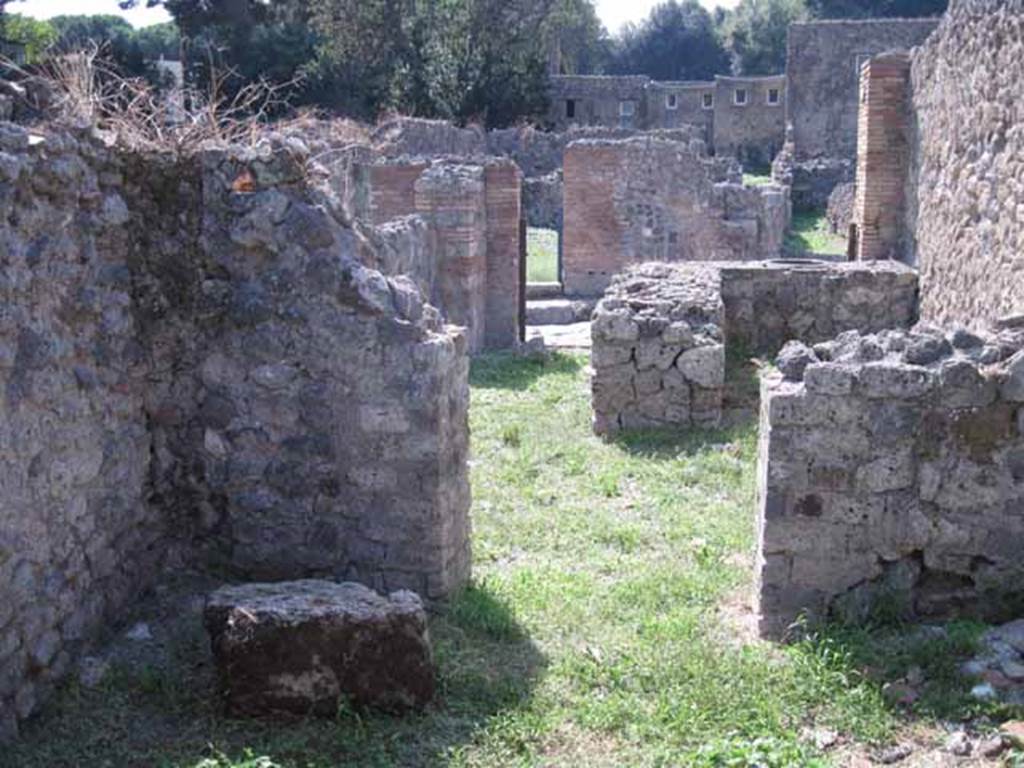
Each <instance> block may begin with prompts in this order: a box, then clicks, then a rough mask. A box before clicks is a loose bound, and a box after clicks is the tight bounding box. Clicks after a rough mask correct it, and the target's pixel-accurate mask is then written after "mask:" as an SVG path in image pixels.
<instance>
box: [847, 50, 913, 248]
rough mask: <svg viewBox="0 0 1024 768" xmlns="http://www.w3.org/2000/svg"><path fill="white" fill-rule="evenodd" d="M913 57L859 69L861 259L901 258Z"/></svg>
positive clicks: (892, 57) (878, 60) (879, 60)
mask: <svg viewBox="0 0 1024 768" xmlns="http://www.w3.org/2000/svg"><path fill="white" fill-rule="evenodd" d="M909 90H910V56H909V55H908V54H906V53H887V54H883V55H881V56H876V57H875V58H873V59H870V60H868V61H867V62H865V63H864V66H863V67H861V77H860V117H859V122H858V125H857V198H856V203H855V207H854V221H855V222H856V225H857V258H858V259H859V260H861V261H871V260H876V259H898V258H899V257H900V251H901V245H902V241H903V238H904V232H905V228H906V225H905V218H906V197H905V192H904V185H905V183H906V177H907V165H908V163H909V160H910V146H909V142H908V136H907V131H908V127H909V123H910V100H909Z"/></svg>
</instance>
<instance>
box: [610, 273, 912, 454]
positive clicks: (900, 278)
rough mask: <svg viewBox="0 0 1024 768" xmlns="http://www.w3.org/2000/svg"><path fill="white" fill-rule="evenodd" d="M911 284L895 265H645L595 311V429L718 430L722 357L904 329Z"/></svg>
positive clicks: (908, 276) (909, 318) (769, 354)
mask: <svg viewBox="0 0 1024 768" xmlns="http://www.w3.org/2000/svg"><path fill="white" fill-rule="evenodd" d="M916 305H917V275H916V274H915V272H914V271H913V270H912V269H910V268H908V267H906V266H904V265H902V264H898V263H895V262H875V263H870V264H861V263H843V264H828V263H824V262H821V263H817V264H787V263H784V262H750V263H745V262H714V263H705V264H675V265H669V264H644V265H642V266H639V267H635V268H632V269H629V270H627V271H626V272H625V273H624V274H622V275H620V276H619V277H617V278H616V279H615V280H614V281H613V282H612V285H611V286H610V287H609V289H608V291H607V292H606V294H605V296H604V298H603V299H602V300H601V302H600V303H599V304H598V305H597V308H596V310H595V312H594V322H593V324H592V327H591V335H592V338H593V347H592V357H591V364H592V368H593V371H594V372H593V379H592V407H593V411H594V430H595V432H597V433H598V434H614V433H615V432H618V431H619V430H621V429H635V428H643V427H657V426H669V425H672V426H684V427H691V426H692V427H701V426H704V427H706V426H714V425H716V424H718V422H719V420H720V418H721V416H722V405H723V395H724V391H725V388H726V385H727V382H726V367H725V362H726V356H727V355H729V354H735V355H736V356H737V357H743V358H749V357H750V356H752V355H757V356H759V357H768V358H770V357H772V356H774V355H775V353H777V352H778V351H779V349H780V348H781V347H782V346H783V344H785V343H786V342H787V341H790V340H799V341H803V342H805V343H808V344H813V343H817V342H821V341H825V340H828V339H831V338H833V337H834V336H835V335H836V334H838V333H840V332H842V331H846V330H849V329H860V330H863V331H866V332H870V331H877V330H881V329H884V328H899V327H909V326H910V325H911V324H913V322H914V320H915V318H916Z"/></svg>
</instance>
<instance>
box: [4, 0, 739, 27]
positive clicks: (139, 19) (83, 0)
mask: <svg viewBox="0 0 1024 768" xmlns="http://www.w3.org/2000/svg"><path fill="white" fill-rule="evenodd" d="M595 1H596V4H597V12H598V15H600V17H601V21H603V22H604V25H605V26H606V27H607V28H608V31H609V32H616V31H618V29H619V27H621V26H622V25H623V24H625V23H626V22H627V21H640V20H642V19H644V18H646V16H647V14H648V13H650V12H651V8H653V7H654V5H655V4H656V3H657V2H658V0H595ZM737 2H738V0H701V3H702V4H703V5H704V6H705V7H707V8H708V9H709V10H711V9H713V8H714V7H715V6H716V5H720V6H722V7H724V8H731V7H733V6H734V5H736V3H737ZM140 5H143V6H145V2H144V0H143V2H142V3H140ZM8 8H9V10H11V11H12V12H14V13H23V14H25V15H27V16H34V17H36V18H38V19H48V18H49V17H51V16H60V15H63V14H79V13H84V14H93V13H116V14H119V15H121V16H124V17H125V18H127V19H128V20H129V21H130V22H131V23H132V24H134V25H135V26H136V27H144V26H146V25H147V24H156V23H157V22H161V21H166V20H167V19H168V18H169V17H168V16H167V13H166V12H165V11H164V10H163V9H162V8H148V9H147V8H144V7H143V8H136V9H135V10H133V11H128V12H125V11H122V10H121V9H120V8H118V7H117V0H16V1H15V2H13V3H11V5H10V6H8Z"/></svg>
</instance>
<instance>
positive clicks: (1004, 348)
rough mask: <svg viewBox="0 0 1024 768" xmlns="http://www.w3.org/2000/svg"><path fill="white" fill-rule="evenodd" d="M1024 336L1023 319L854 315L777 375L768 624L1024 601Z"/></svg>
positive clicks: (767, 505) (769, 383)
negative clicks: (870, 325)
mask: <svg viewBox="0 0 1024 768" xmlns="http://www.w3.org/2000/svg"><path fill="white" fill-rule="evenodd" d="M1022 346H1024V334H1022V333H1020V332H1005V333H1003V334H1000V335H998V336H988V337H980V336H976V335H974V334H971V333H967V332H954V333H951V334H949V335H948V336H947V335H944V334H943V333H941V332H934V331H929V330H927V329H920V330H918V331H916V332H898V331H886V332H883V333H881V334H878V335H868V336H861V335H859V334H858V333H856V332H855V331H854V332H849V333H847V334H842V335H840V336H839V337H838V338H837V339H836V340H835V341H832V342H827V343H825V344H822V345H819V346H817V347H815V351H816V353H817V354H816V355H814V357H813V358H812V359H813V360H814V361H813V362H811V363H810V364H809V365H808V366H807V367H806V369H805V370H804V371H803V374H802V376H801V375H799V374H798V375H795V376H792V377H790V378H791V379H793V380H792V381H789V380H784V379H783V378H782V377H781V376H768V377H766V378H765V379H764V387H765V389H764V393H763V395H762V403H763V405H762V412H761V456H760V476H759V489H758V493H759V498H758V510H759V514H760V519H759V521H758V523H759V525H758V529H759V532H760V535H759V540H758V547H759V551H760V556H761V563H760V593H759V594H760V606H761V617H762V618H761V631H762V632H763V633H764V634H766V635H770V636H781V635H783V634H785V632H786V630H787V628H788V627H789V626H790V625H791V624H792V623H793V622H794V621H796V619H797V618H798V616H799V615H800V614H806V615H808V616H809V617H810V618H812V619H813V618H821V617H827V616H829V615H832V616H835V617H838V618H841V619H845V620H855V621H861V620H863V619H865V618H867V617H868V616H869V615H870V613H871V611H873V610H888V611H895V612H896V613H897V614H898V615H901V616H906V617H913V618H921V619H936V618H949V617H951V616H973V617H975V618H980V619H986V620H990V621H1003V620H1006V619H1008V618H1011V617H1013V616H1016V615H1019V611H1020V609H1021V608H1022V607H1024V600H1022V598H1024V595H1022V593H1021V590H1020V585H1021V584H1022V583H1024V582H1022V577H1024V566H1022V564H1021V562H1020V556H1019V551H1020V542H1021V540H1022V537H1024V517H1022V515H1021V509H1022V507H1021V505H1022V504H1024V489H1022V488H1021V481H1022V480H1024V437H1022V430H1021V427H1024V423H1021V420H1020V416H1021V414H1022V413H1024V410H1022V409H1021V403H1022V402H1024V353H1021V352H1016V354H1015V351H1017V350H1020V348H1021V347H1022ZM819 358H820V359H823V361H822V362H818V361H817V360H818V359H819Z"/></svg>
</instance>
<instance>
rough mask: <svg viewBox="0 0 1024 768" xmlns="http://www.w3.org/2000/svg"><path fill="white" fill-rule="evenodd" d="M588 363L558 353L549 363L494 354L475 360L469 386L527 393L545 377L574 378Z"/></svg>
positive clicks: (576, 357)
mask: <svg viewBox="0 0 1024 768" xmlns="http://www.w3.org/2000/svg"><path fill="white" fill-rule="evenodd" d="M585 363H586V357H585V356H584V355H582V354H579V355H572V354H566V353H563V352H554V353H552V354H551V355H550V356H549V357H548V358H547V359H546V360H530V359H527V358H522V357H516V355H515V354H514V353H512V352H494V353H489V354H484V355H480V356H478V357H475V358H473V363H472V365H471V367H470V371H469V384H470V386H472V387H478V388H480V389H505V390H513V391H523V390H526V389H529V388H530V386H532V385H533V384H534V383H535V382H536V381H537V380H538V379H541V378H543V377H544V376H551V375H555V374H561V375H573V374H575V373H577V372H578V371H579V370H580V369H581V368H582V367H583V366H584V364H585Z"/></svg>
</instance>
